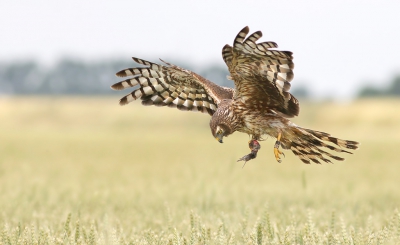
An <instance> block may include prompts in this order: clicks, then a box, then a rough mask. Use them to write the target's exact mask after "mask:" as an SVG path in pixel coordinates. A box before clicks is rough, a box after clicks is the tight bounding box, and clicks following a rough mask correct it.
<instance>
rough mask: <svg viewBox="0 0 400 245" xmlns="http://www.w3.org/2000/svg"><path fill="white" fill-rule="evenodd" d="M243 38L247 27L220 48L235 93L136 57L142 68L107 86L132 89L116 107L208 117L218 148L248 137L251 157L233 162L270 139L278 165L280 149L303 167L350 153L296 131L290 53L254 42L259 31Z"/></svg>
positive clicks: (339, 143) (316, 134) (323, 137)
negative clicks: (136, 104)
mask: <svg viewBox="0 0 400 245" xmlns="http://www.w3.org/2000/svg"><path fill="white" fill-rule="evenodd" d="M248 33H249V28H248V27H245V28H243V29H242V30H241V31H240V32H239V34H238V35H237V36H236V38H235V40H234V42H233V47H232V46H230V45H225V46H224V47H223V49H222V57H223V59H224V61H225V63H226V65H227V66H228V69H229V72H230V76H229V77H228V79H230V80H233V82H234V83H235V89H232V88H227V87H222V86H219V85H217V84H215V83H213V82H211V81H209V80H207V79H205V78H204V77H201V76H200V75H198V74H196V73H194V72H192V71H189V70H186V69H183V68H181V67H178V66H176V65H173V64H170V63H168V62H165V61H163V60H161V61H162V62H164V63H165V64H164V65H159V64H155V63H152V62H149V61H145V60H142V59H139V58H133V60H134V61H136V62H137V63H139V64H141V65H142V66H139V67H135V68H128V69H124V70H122V71H119V72H118V73H117V74H116V75H117V76H119V77H130V78H128V79H126V80H124V81H121V82H118V83H116V84H114V85H112V86H111V87H112V88H113V89H115V90H122V89H125V88H130V87H133V88H134V90H133V91H132V92H131V93H130V94H128V95H126V96H124V97H123V98H122V99H121V100H120V102H119V103H120V105H126V104H128V103H130V102H132V101H134V100H138V99H140V100H142V104H143V105H155V106H168V107H176V108H178V109H179V110H184V111H199V112H204V113H208V114H209V115H211V120H210V128H211V133H212V135H213V137H214V138H215V139H216V140H217V141H218V142H220V143H222V140H223V137H226V136H228V135H230V134H232V133H234V132H235V131H239V132H242V133H246V134H248V135H249V136H250V137H251V140H250V141H249V143H248V144H249V147H250V150H251V152H250V153H249V154H248V155H245V156H243V157H242V158H240V159H239V160H238V161H244V162H245V163H246V162H247V161H249V160H251V159H254V158H256V156H257V152H258V150H259V149H260V143H259V141H260V140H262V136H263V135H269V136H271V137H273V138H276V142H275V146H274V150H273V152H274V155H275V158H276V160H277V161H278V162H281V155H284V154H283V152H282V151H281V150H280V147H281V148H282V149H285V150H291V151H292V152H293V153H294V154H295V155H296V156H298V157H299V158H300V160H301V161H303V162H304V163H307V164H308V163H311V162H315V163H320V161H321V160H322V161H324V162H331V160H330V159H329V158H332V159H335V160H338V161H343V160H344V158H342V157H338V156H336V155H333V154H332V153H330V152H327V151H326V149H329V150H331V151H333V152H345V153H350V154H351V152H349V151H347V150H344V149H343V148H345V149H350V150H355V149H357V148H358V145H359V143H358V142H356V141H350V140H342V139H338V138H335V137H332V136H331V135H330V134H328V133H324V132H320V131H315V130H311V129H306V128H302V127H300V126H297V125H296V124H294V123H292V122H291V121H289V119H288V118H291V117H294V116H297V115H298V114H299V102H298V100H297V99H296V98H295V97H294V96H293V95H292V94H290V93H289V89H290V81H291V80H292V79H293V68H294V64H293V56H292V52H289V51H280V50H276V48H277V47H278V45H277V44H276V43H274V42H261V43H256V41H257V40H258V39H259V38H261V36H262V33H261V32H260V31H257V32H254V33H253V34H251V35H250V36H248V37H246V36H247V35H248ZM325 148H326V149H325Z"/></svg>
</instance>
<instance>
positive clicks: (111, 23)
mask: <svg viewBox="0 0 400 245" xmlns="http://www.w3.org/2000/svg"><path fill="white" fill-rule="evenodd" d="M399 16H400V1H398V0H391V1H384V0H381V1H371V0H364V1H350V0H346V1H344V0H335V1H320V0H313V1H250V0H249V1H217V0H213V1H209V0H202V1H189V0H187V1H183V0H182V1H181V0H180V1H162V0H160V1H151V0H149V1H93V0H86V1H81V0H80V1H78V0H69V1H51V0H37V1H28V0H26V1H19V0H15V1H4V0H3V1H1V8H0V33H1V34H0V35H1V37H0V61H8V60H12V61H14V60H26V59H34V60H38V61H40V62H42V63H43V64H46V65H52V64H55V62H57V61H58V60H59V59H60V58H61V57H64V56H67V57H75V58H82V59H85V60H98V59H115V58H126V59H127V60H128V59H130V57H131V56H137V57H140V58H143V59H149V60H152V61H157V60H156V58H158V57H160V58H165V59H167V60H168V59H169V60H171V57H173V59H175V60H187V61H189V62H190V63H191V64H206V63H217V64H221V65H222V64H223V60H222V56H221V50H222V47H223V46H224V45H225V44H227V43H228V44H232V42H233V39H234V37H235V36H236V34H237V33H238V32H239V31H240V29H242V28H243V27H244V26H246V25H248V26H249V27H250V31H251V32H253V31H257V30H261V31H262V32H263V37H262V39H261V41H275V42H276V43H278V45H279V49H282V50H289V51H292V52H293V53H294V63H295V70H294V73H295V77H294V80H293V81H292V86H293V87H295V86H296V84H305V85H307V86H308V87H309V88H310V89H311V90H312V91H313V92H314V94H317V95H318V94H320V95H321V97H322V95H323V96H334V97H336V98H348V97H349V96H351V95H354V93H355V92H356V90H357V88H358V87H359V86H360V85H361V84H363V83H365V82H369V83H371V84H374V85H376V86H377V87H382V86H385V85H387V82H388V81H389V80H390V78H391V77H392V76H393V75H394V74H396V73H400V57H399V56H400V33H399V32H400V17H399ZM132 64H133V63H132ZM112 82H114V81H112ZM112 82H110V83H112ZM385 82H386V83H385Z"/></svg>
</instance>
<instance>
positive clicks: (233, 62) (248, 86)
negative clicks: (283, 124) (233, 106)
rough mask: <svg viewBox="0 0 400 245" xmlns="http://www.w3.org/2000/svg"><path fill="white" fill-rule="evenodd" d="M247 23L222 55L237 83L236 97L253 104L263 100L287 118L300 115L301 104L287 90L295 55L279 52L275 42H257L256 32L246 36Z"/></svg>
mask: <svg viewBox="0 0 400 245" xmlns="http://www.w3.org/2000/svg"><path fill="white" fill-rule="evenodd" d="M248 33H249V28H248V27H247V26H246V27H245V28H243V29H242V30H241V31H240V32H239V34H238V35H237V36H236V38H235V40H234V43H233V47H231V46H229V45H225V47H224V48H223V49H222V57H223V59H224V61H225V63H226V65H227V66H228V68H229V72H230V73H231V77H232V79H233V80H234V82H235V87H236V94H235V99H243V100H245V101H246V103H248V104H249V105H251V104H256V106H257V104H259V103H262V105H263V106H266V107H268V108H269V109H272V110H275V111H276V112H277V113H280V114H282V115H283V116H285V117H293V116H297V115H298V114H299V103H298V101H297V99H296V98H295V97H294V96H293V95H291V94H290V93H289V92H288V91H289V89H290V81H291V80H292V79H293V68H294V64H293V61H292V60H293V56H292V52H290V51H278V50H274V49H273V48H277V47H278V45H277V44H276V43H275V42H262V43H256V41H257V40H258V39H259V38H261V37H262V33H261V31H257V32H255V33H253V34H251V35H250V36H249V37H247V38H246V36H247V34H248Z"/></svg>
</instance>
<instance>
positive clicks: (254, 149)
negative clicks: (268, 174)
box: [238, 139, 261, 167]
mask: <svg viewBox="0 0 400 245" xmlns="http://www.w3.org/2000/svg"><path fill="white" fill-rule="evenodd" d="M249 148H250V150H251V152H250V154H247V155H246V156H243V157H242V158H240V159H239V160H238V162H239V161H244V164H243V167H244V165H246V163H247V162H248V161H250V160H251V159H254V158H256V157H257V152H258V150H260V148H261V145H260V143H259V142H258V141H257V140H256V139H252V140H250V141H249Z"/></svg>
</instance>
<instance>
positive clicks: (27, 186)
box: [0, 97, 400, 244]
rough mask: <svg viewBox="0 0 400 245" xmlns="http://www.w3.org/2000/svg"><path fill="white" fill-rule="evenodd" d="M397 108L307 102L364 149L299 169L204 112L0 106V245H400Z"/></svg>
mask: <svg viewBox="0 0 400 245" xmlns="http://www.w3.org/2000/svg"><path fill="white" fill-rule="evenodd" d="M399 108H400V100H394V99H392V100H365V101H356V102H352V103H343V104H333V103H306V102H303V103H302V107H301V113H300V117H299V118H295V119H294V122H295V123H297V124H299V125H301V126H303V127H307V128H312V129H316V130H321V131H325V132H329V133H331V134H332V135H334V136H337V137H340V138H343V139H350V140H356V141H359V142H361V148H360V149H359V150H358V151H356V152H355V154H354V155H344V156H345V157H346V161H345V162H336V163H335V164H322V165H316V164H311V165H305V164H303V163H302V162H301V161H300V160H299V159H297V158H295V157H294V156H293V154H292V153H291V152H286V158H285V159H283V162H282V163H277V162H276V161H275V159H274V156H273V144H274V140H272V139H268V140H266V141H264V142H262V148H261V150H260V152H259V154H258V156H257V159H255V160H253V161H250V162H248V163H247V165H246V166H245V167H244V168H243V169H242V163H237V162H236V160H237V159H238V158H240V157H242V156H243V155H245V154H247V153H249V149H248V147H247V141H248V136H247V135H244V134H240V133H235V134H234V135H232V136H230V137H229V138H226V139H225V140H224V142H225V143H224V144H219V143H218V142H216V141H215V139H213V137H212V135H211V132H210V129H209V126H208V122H209V116H207V115H205V114H200V113H188V112H180V111H178V110H174V109H170V108H156V107H143V106H140V105H139V103H135V104H133V105H129V106H125V107H120V106H119V105H118V98H107V97H106V98H99V97H89V98H83V97H61V98H56V97H43V98H40V97H11V98H0V229H1V230H0V244H400V211H398V209H399V208H400V156H399V152H400V149H399V148H400V109H399Z"/></svg>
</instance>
